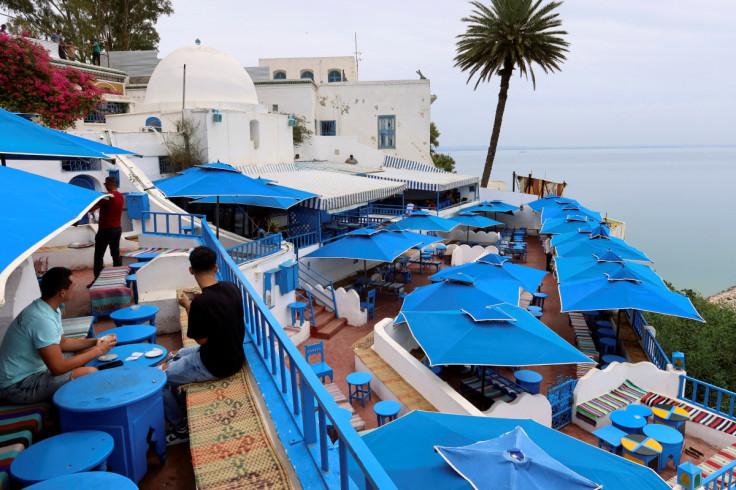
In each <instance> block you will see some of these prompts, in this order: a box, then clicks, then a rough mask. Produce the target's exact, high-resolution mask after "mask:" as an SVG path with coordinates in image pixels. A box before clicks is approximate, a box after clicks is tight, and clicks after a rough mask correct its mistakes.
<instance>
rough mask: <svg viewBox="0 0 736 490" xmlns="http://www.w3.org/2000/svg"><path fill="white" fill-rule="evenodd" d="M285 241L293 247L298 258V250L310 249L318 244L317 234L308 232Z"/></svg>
mask: <svg viewBox="0 0 736 490" xmlns="http://www.w3.org/2000/svg"><path fill="white" fill-rule="evenodd" d="M286 241H288V242H289V243H291V244H292V245H294V251H295V252H296V256H297V257H299V249H302V248H306V247H310V246H312V245H316V244H317V243H319V233H318V232H316V231H310V232H309V233H304V234H302V235H295V236H290V237H289V238H288V239H287V240H286Z"/></svg>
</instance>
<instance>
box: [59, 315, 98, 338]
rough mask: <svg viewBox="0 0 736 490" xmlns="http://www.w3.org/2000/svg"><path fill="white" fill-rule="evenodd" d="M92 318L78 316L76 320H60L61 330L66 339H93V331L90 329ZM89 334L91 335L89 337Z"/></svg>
mask: <svg viewBox="0 0 736 490" xmlns="http://www.w3.org/2000/svg"><path fill="white" fill-rule="evenodd" d="M93 319H94V317H91V316H80V317H78V318H64V319H63V320H61V328H62V329H64V335H65V336H66V337H67V338H74V337H81V338H84V337H88V336H89V337H94V330H93V329H92V320H93ZM90 333H91V335H90Z"/></svg>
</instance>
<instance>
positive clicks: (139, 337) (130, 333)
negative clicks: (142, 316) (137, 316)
mask: <svg viewBox="0 0 736 490" xmlns="http://www.w3.org/2000/svg"><path fill="white" fill-rule="evenodd" d="M109 334H115V335H116V336H117V338H118V345H125V344H135V343H138V342H143V341H147V342H149V343H151V344H155V343H156V327H152V326H151V325H126V326H124V327H117V328H111V329H110V330H107V331H106V332H102V333H100V334H98V335H97V337H104V336H105V335H109Z"/></svg>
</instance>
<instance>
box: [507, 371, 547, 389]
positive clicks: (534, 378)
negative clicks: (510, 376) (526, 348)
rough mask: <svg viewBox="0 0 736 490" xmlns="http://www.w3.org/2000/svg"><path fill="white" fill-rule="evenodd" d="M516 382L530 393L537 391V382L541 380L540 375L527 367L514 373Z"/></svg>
mask: <svg viewBox="0 0 736 490" xmlns="http://www.w3.org/2000/svg"><path fill="white" fill-rule="evenodd" d="M514 378H516V384H518V385H519V386H521V387H522V388H524V389H525V390H527V391H528V392H529V393H531V394H532V395H536V394H538V393H539V384H540V383H541V382H542V375H541V374H539V373H538V372H536V371H530V370H528V369H519V370H518V371H516V372H515V373H514Z"/></svg>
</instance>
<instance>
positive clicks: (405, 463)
mask: <svg viewBox="0 0 736 490" xmlns="http://www.w3.org/2000/svg"><path fill="white" fill-rule="evenodd" d="M517 426H518V427H521V428H522V429H524V432H526V433H527V434H528V435H529V437H530V438H531V440H532V441H534V443H535V444H536V445H538V446H539V447H540V448H542V449H543V450H544V451H545V452H546V453H547V454H548V455H549V456H550V457H551V458H554V459H555V460H557V461H559V462H560V463H561V464H563V465H565V466H566V467H567V468H569V469H571V470H572V471H574V472H575V473H577V474H578V475H580V476H582V477H584V478H587V479H589V480H591V481H594V482H596V483H598V484H599V485H602V486H603V488H604V489H622V488H626V489H635V488H636V489H641V488H646V489H648V490H668V489H669V486H668V485H667V483H665V481H664V480H662V479H661V478H660V477H659V475H657V474H656V473H655V472H654V471H652V470H651V469H649V468H647V467H645V466H642V465H640V464H637V463H634V462H633V461H629V460H627V459H624V458H622V457H620V456H617V455H615V454H612V453H609V452H607V451H602V450H600V449H598V448H597V447H595V446H593V445H590V444H587V443H585V442H582V441H579V440H577V439H573V438H572V437H570V436H568V435H565V434H563V433H562V432H559V431H556V430H554V429H550V428H549V427H545V426H543V425H541V424H539V423H537V422H534V421H533V420H515V419H502V418H496V417H474V416H470V415H453V414H447V413H436V412H422V411H414V412H411V413H409V414H407V415H405V416H403V417H401V418H399V419H397V420H394V421H393V422H391V423H389V424H385V425H383V426H382V427H379V428H378V429H376V430H373V431H369V432H367V433H364V435H363V436H362V437H363V440H364V441H365V443H366V445H367V446H368V448H369V449H370V450H371V452H372V453H373V454H374V455H375V456H376V459H378V462H379V463H380V464H381V466H382V467H383V468H384V469H385V470H386V472H387V473H388V475H389V477H390V478H391V479H392V480H393V482H394V483H395V484H396V486H397V487H398V488H441V489H443V490H470V489H471V488H472V486H471V485H470V483H468V482H467V481H466V480H465V479H463V478H462V477H460V476H459V475H458V474H457V473H456V472H455V471H453V470H452V469H451V468H450V467H449V466H448V465H447V463H446V462H445V460H444V459H443V458H442V456H441V455H440V454H439V453H438V452H437V451H436V450H435V446H438V445H441V446H461V445H467V444H473V443H475V442H478V441H484V440H488V439H493V438H495V437H498V436H500V435H502V434H506V433H508V432H509V431H511V430H513V429H514V428H515V427H517ZM349 472H350V476H351V479H352V480H353V482H355V484H356V485H357V486H358V487H359V488H365V477H364V476H363V473H362V470H361V468H360V467H359V466H358V464H357V463H356V462H355V461H354V460H353V459H352V458H351V460H350V463H349ZM491 480H492V478H491ZM541 484H542V486H541V488H546V487H545V486H544V482H543V481H542V482H541ZM499 488H505V487H503V486H499Z"/></svg>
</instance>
